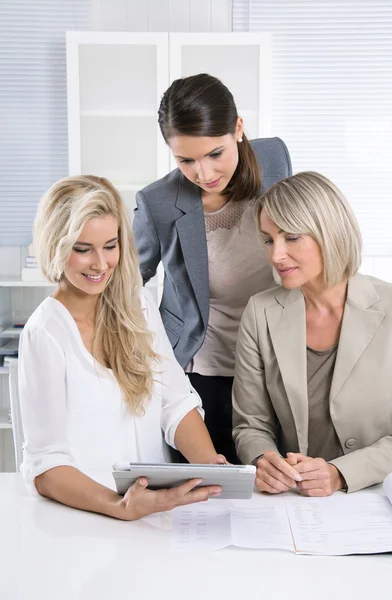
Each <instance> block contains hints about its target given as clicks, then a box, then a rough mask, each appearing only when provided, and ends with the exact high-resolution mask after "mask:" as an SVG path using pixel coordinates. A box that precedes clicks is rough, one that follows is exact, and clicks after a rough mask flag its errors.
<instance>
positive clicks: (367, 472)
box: [329, 435, 392, 492]
mask: <svg viewBox="0 0 392 600" xmlns="http://www.w3.org/2000/svg"><path fill="white" fill-rule="evenodd" d="M329 462H330V464H332V465H335V467H336V468H337V469H339V471H340V472H341V474H342V475H343V477H344V479H345V480H346V485H347V492H356V491H358V490H361V489H363V488H366V487H369V486H370V485H375V484H376V483H381V482H382V481H383V480H384V479H385V477H386V476H387V475H389V473H390V472H391V471H392V436H390V435H388V436H385V437H383V438H381V439H380V440H378V441H377V442H375V443H374V444H372V445H371V446H367V447H366V448H361V449H360V450H355V452H351V453H350V454H346V455H345V456H340V457H339V458H335V459H334V460H331V461H329Z"/></svg>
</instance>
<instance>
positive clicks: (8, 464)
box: [0, 248, 53, 472]
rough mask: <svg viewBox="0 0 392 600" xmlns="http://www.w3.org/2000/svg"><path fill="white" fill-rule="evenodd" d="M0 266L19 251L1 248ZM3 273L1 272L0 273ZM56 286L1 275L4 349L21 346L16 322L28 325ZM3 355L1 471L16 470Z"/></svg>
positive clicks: (0, 341) (0, 372)
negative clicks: (27, 321)
mask: <svg viewBox="0 0 392 600" xmlns="http://www.w3.org/2000/svg"><path fill="white" fill-rule="evenodd" d="M1 250H2V251H1V252H0V267H1V266H4V260H5V258H4V257H5V255H6V254H7V256H8V255H10V253H15V252H18V251H19V249H18V248H12V249H7V252H5V250H6V249H1ZM0 272H1V271H0ZM52 291H53V286H51V285H50V284H48V283H47V282H41V281H37V282H33V281H29V282H23V281H21V280H20V275H18V274H16V273H15V274H14V275H10V274H7V275H4V276H2V275H0V347H4V346H5V345H8V344H10V342H12V341H14V342H15V343H18V340H19V335H20V332H21V329H18V328H13V327H12V325H13V324H15V323H24V322H26V320H27V319H28V317H29V316H30V315H31V313H32V312H33V311H34V310H35V309H36V308H37V306H38V305H39V304H41V302H42V301H43V300H44V299H45V298H46V297H47V296H49V295H50V294H51V292H52ZM2 364H3V356H0V472H4V471H6V472H9V471H14V470H15V458H14V446H13V438H12V425H11V423H10V420H9V410H10V401H9V388H8V369H7V368H6V367H4V366H2Z"/></svg>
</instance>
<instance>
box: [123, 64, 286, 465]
mask: <svg viewBox="0 0 392 600" xmlns="http://www.w3.org/2000/svg"><path fill="white" fill-rule="evenodd" d="M159 124H160V128H161V131H162V135H163V137H164V139H165V140H166V142H167V143H168V145H169V146H170V148H171V150H172V152H173V154H174V156H175V159H176V162H177V165H178V169H176V170H175V171H173V172H171V173H169V175H167V176H166V177H163V178H162V179H160V180H159V181H157V182H155V183H153V184H152V185H149V186H147V187H146V188H144V189H143V190H142V191H141V192H139V193H138V194H137V197H136V202H137V208H136V210H135V217H134V233H135V236H136V242H137V247H138V251H139V257H140V265H141V272H142V276H143V279H144V281H145V282H147V281H148V280H149V279H150V278H151V277H153V276H154V275H155V273H156V270H157V266H158V264H159V262H160V261H162V263H163V267H164V271H165V280H164V288H163V296H162V301H161V305H160V311H161V315H162V320H163V323H164V325H165V328H166V332H167V334H168V337H169V339H170V342H171V344H172V346H173V349H174V353H175V355H176V358H177V360H178V362H179V363H180V364H181V365H182V367H183V368H184V369H185V370H186V372H187V373H188V374H189V377H190V380H191V382H192V385H193V386H194V387H195V388H196V390H197V391H198V392H199V394H200V396H201V398H202V400H203V407H204V410H205V420H206V425H207V427H208V429H209V432H210V434H211V437H212V439H213V442H214V444H215V446H216V448H217V449H218V451H219V452H221V453H222V454H225V456H226V457H227V458H228V460H230V461H231V462H237V457H236V454H235V448H234V444H233V440H232V414H231V413H232V405H231V389H232V382H233V375H234V352H235V344H236V337H237V330H238V326H239V322H240V318H241V314H242V311H243V309H244V307H245V306H246V303H247V301H248V299H249V297H250V296H251V295H252V294H254V293H256V292H259V291H262V290H265V289H267V288H269V287H270V286H271V285H272V284H273V279H272V273H271V268H270V266H269V264H268V261H267V259H266V257H265V256H264V255H263V253H262V252H261V249H260V247H259V245H258V243H257V233H256V226H255V223H254V220H253V207H254V204H255V201H256V198H257V197H258V196H259V194H260V192H262V191H264V190H265V189H266V188H268V187H269V186H270V185H272V184H273V183H275V182H276V181H278V180H279V179H282V178H283V177H287V176H288V175H290V174H291V165H290V158H289V154H288V151H287V148H286V146H285V145H284V143H283V142H282V141H281V140H280V139H278V138H268V139H259V140H254V141H253V142H248V140H247V138H246V135H245V134H244V125H243V120H242V118H241V117H240V116H238V113H237V109H236V106H235V103H234V99H233V96H232V94H231V93H230V92H229V90H228V89H227V87H226V86H224V85H223V83H222V82H221V81H219V80H218V79H216V78H215V77H212V76H210V75H206V74H199V75H195V76H192V77H186V78H184V79H179V80H177V81H174V82H173V84H172V85H171V86H170V87H169V89H168V90H167V91H166V92H165V94H164V95H163V98H162V101H161V105H160V108H159Z"/></svg>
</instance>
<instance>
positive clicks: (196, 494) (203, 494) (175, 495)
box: [156, 479, 222, 510]
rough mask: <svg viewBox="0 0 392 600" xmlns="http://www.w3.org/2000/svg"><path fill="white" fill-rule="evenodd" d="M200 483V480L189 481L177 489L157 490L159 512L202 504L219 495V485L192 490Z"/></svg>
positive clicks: (220, 489)
mask: <svg viewBox="0 0 392 600" xmlns="http://www.w3.org/2000/svg"><path fill="white" fill-rule="evenodd" d="M202 481H203V480H202V479H191V480H189V481H186V482H185V483H182V484H181V485H179V486H177V487H174V488H171V489H164V490H158V491H157V492H156V494H157V501H158V503H159V505H160V506H161V508H160V510H171V509H172V508H175V507H176V506H184V505H186V504H193V503H194V502H203V500H208V498H210V497H214V496H219V495H220V493H221V491H222V488H221V487H220V486H219V485H208V486H202V487H199V488H197V489H194V488H195V487H196V486H198V485H200V484H201V483H202Z"/></svg>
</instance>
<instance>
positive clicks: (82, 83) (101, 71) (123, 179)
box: [67, 31, 271, 215]
mask: <svg viewBox="0 0 392 600" xmlns="http://www.w3.org/2000/svg"><path fill="white" fill-rule="evenodd" d="M270 46H271V44H270V34H264V33H186V34H183V33H170V34H169V33H123V32H120V33H108V32H77V31H72V32H69V33H67V74H68V135H69V172H70V174H71V175H74V174H79V173H85V174H87V173H91V174H94V175H103V176H105V177H107V178H108V179H110V180H111V181H112V183H113V184H114V185H115V186H116V187H117V188H118V189H119V190H120V191H121V193H122V196H123V198H124V200H125V202H126V204H127V206H128V208H129V210H130V213H131V215H132V210H133V208H134V206H135V193H136V191H137V190H139V189H141V188H142V187H143V186H145V185H147V184H148V183H151V182H153V181H155V180H156V179H159V178H160V177H163V176H164V175H165V174H166V173H168V172H169V170H171V168H175V164H174V163H173V162H172V163H170V152H169V149H168V148H167V146H166V145H165V142H164V141H163V139H162V136H161V133H160V131H159V126H158V121H157V111H158V107H159V103H160V100H161V96H162V94H163V92H164V91H165V90H166V89H167V88H168V87H169V85H170V83H171V82H172V81H174V80H175V79H178V78H179V77H186V76H188V75H194V74H196V73H209V74H210V75H214V76H216V77H219V78H220V79H221V80H222V81H223V82H224V83H225V84H226V85H227V86H228V88H229V89H230V90H231V91H232V93H233V95H234V98H235V100H236V102H237V106H238V109H239V113H240V114H241V116H243V118H244V122H245V131H246V133H247V134H248V136H249V137H250V138H255V137H263V136H269V135H270V133H271V132H270V114H271V111H270V97H271V78H270Z"/></svg>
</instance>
